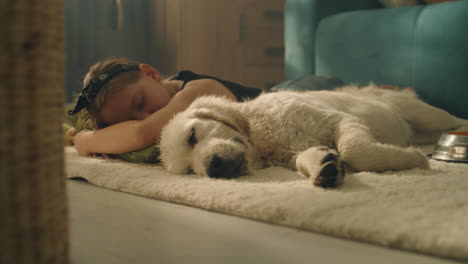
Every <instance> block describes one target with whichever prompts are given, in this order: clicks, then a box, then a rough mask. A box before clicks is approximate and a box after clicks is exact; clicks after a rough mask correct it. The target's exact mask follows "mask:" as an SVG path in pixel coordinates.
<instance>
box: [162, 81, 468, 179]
mask: <svg viewBox="0 0 468 264" xmlns="http://www.w3.org/2000/svg"><path fill="white" fill-rule="evenodd" d="M464 125H468V120H463V119H459V118H457V117H454V116H452V115H450V114H449V113H447V112H445V111H443V110H441V109H438V108H435V107H432V106H430V105H428V104H426V103H424V102H422V101H421V100H419V99H417V98H416V96H415V94H414V93H412V92H409V91H392V90H386V89H379V88H376V87H375V86H373V85H371V86H369V87H365V88H357V87H346V88H342V89H339V90H335V91H310V92H292V91H288V92H277V93H265V94H262V95H261V96H259V97H258V98H256V99H254V100H252V101H247V102H243V103H238V102H232V101H229V100H227V99H224V98H219V97H211V96H208V97H201V98H199V99H197V100H196V101H194V102H193V103H192V105H191V106H190V107H189V108H188V109H187V110H186V111H184V112H182V113H179V114H177V115H175V116H174V118H173V119H172V120H171V121H170V122H169V124H168V125H167V126H166V127H164V129H163V131H162V135H161V141H160V149H161V160H162V162H163V165H164V166H165V167H166V169H167V170H168V171H169V172H172V173H176V174H187V173H191V172H195V173H196V174H198V175H205V176H209V177H212V178H227V179H229V178H235V177H238V176H241V175H246V174H249V173H250V172H251V170H252V169H258V168H264V167H267V166H281V167H286V168H291V169H293V170H298V171H299V172H300V173H301V174H303V175H304V176H307V177H310V178H311V180H312V182H313V183H314V184H315V185H317V186H321V187H325V188H327V187H335V186H337V185H339V184H340V183H341V181H342V179H343V176H344V169H343V163H342V162H344V163H346V164H347V165H349V166H350V167H351V168H353V169H355V170H358V171H383V170H389V169H394V170H403V169H410V168H428V166H429V165H428V164H429V163H428V160H427V158H426V156H425V155H424V154H423V153H421V152H420V151H418V150H417V149H415V148H412V147H408V146H409V145H410V144H413V143H434V142H435V141H436V140H437V138H438V137H439V136H440V134H441V133H442V132H443V131H447V130H451V129H456V128H459V127H461V126H464ZM416 140H417V141H416Z"/></svg>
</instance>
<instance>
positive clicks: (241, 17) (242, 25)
mask: <svg viewBox="0 0 468 264" xmlns="http://www.w3.org/2000/svg"><path fill="white" fill-rule="evenodd" d="M238 26H239V40H240V41H241V40H244V29H245V15H244V14H240V15H239V25H238Z"/></svg>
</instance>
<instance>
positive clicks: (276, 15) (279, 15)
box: [263, 10, 284, 20]
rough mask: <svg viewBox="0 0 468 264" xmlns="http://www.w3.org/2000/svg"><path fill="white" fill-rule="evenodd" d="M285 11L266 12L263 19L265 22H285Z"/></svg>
mask: <svg viewBox="0 0 468 264" xmlns="http://www.w3.org/2000/svg"><path fill="white" fill-rule="evenodd" d="M283 16H284V14H283V11H281V10H266V11H265V12H263V18H264V19H265V20H283Z"/></svg>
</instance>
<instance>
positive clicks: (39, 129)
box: [0, 0, 68, 264]
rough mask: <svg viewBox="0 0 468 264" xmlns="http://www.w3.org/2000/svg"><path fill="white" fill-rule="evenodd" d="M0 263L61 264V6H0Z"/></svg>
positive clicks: (57, 1) (64, 236)
mask: <svg viewBox="0 0 468 264" xmlns="http://www.w3.org/2000/svg"><path fill="white" fill-rule="evenodd" d="M0 36H1V41H0V125H1V128H0V129H1V130H0V252H1V253H0V263H2V264H3V263H5V264H10V263H11V264H13V263H14V264H21V263H36V264H42V263H44V264H45V263H47V264H53V263H68V218H67V207H66V205H67V201H66V189H65V177H64V167H63V166H64V165H63V164H64V163H63V139H62V117H63V102H64V88H63V83H64V22H63V1H62V0H41V1H29V0H15V1H7V0H2V1H1V4H0Z"/></svg>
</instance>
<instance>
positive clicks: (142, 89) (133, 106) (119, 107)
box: [98, 76, 171, 125]
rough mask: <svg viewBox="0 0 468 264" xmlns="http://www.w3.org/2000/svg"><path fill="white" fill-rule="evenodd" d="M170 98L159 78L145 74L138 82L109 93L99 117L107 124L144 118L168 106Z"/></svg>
mask: <svg viewBox="0 0 468 264" xmlns="http://www.w3.org/2000/svg"><path fill="white" fill-rule="evenodd" d="M170 99H171V96H170V95H169V93H168V92H167V90H166V88H165V87H164V86H163V85H162V84H161V82H160V81H159V79H154V78H151V77H150V76H144V77H142V78H141V79H140V80H139V81H138V82H136V83H134V84H130V85H128V86H127V87H124V88H123V89H121V90H120V91H118V92H116V93H114V94H111V95H109V96H108V97H107V98H106V100H105V103H104V105H103V106H102V108H101V110H100V111H99V113H98V119H99V121H100V122H102V123H104V124H106V125H113V124H117V123H120V122H124V121H128V120H143V119H145V118H146V117H148V116H149V115H151V114H152V113H154V112H156V111H158V110H159V109H161V108H162V107H164V106H166V105H167V104H168V102H169V100H170Z"/></svg>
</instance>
